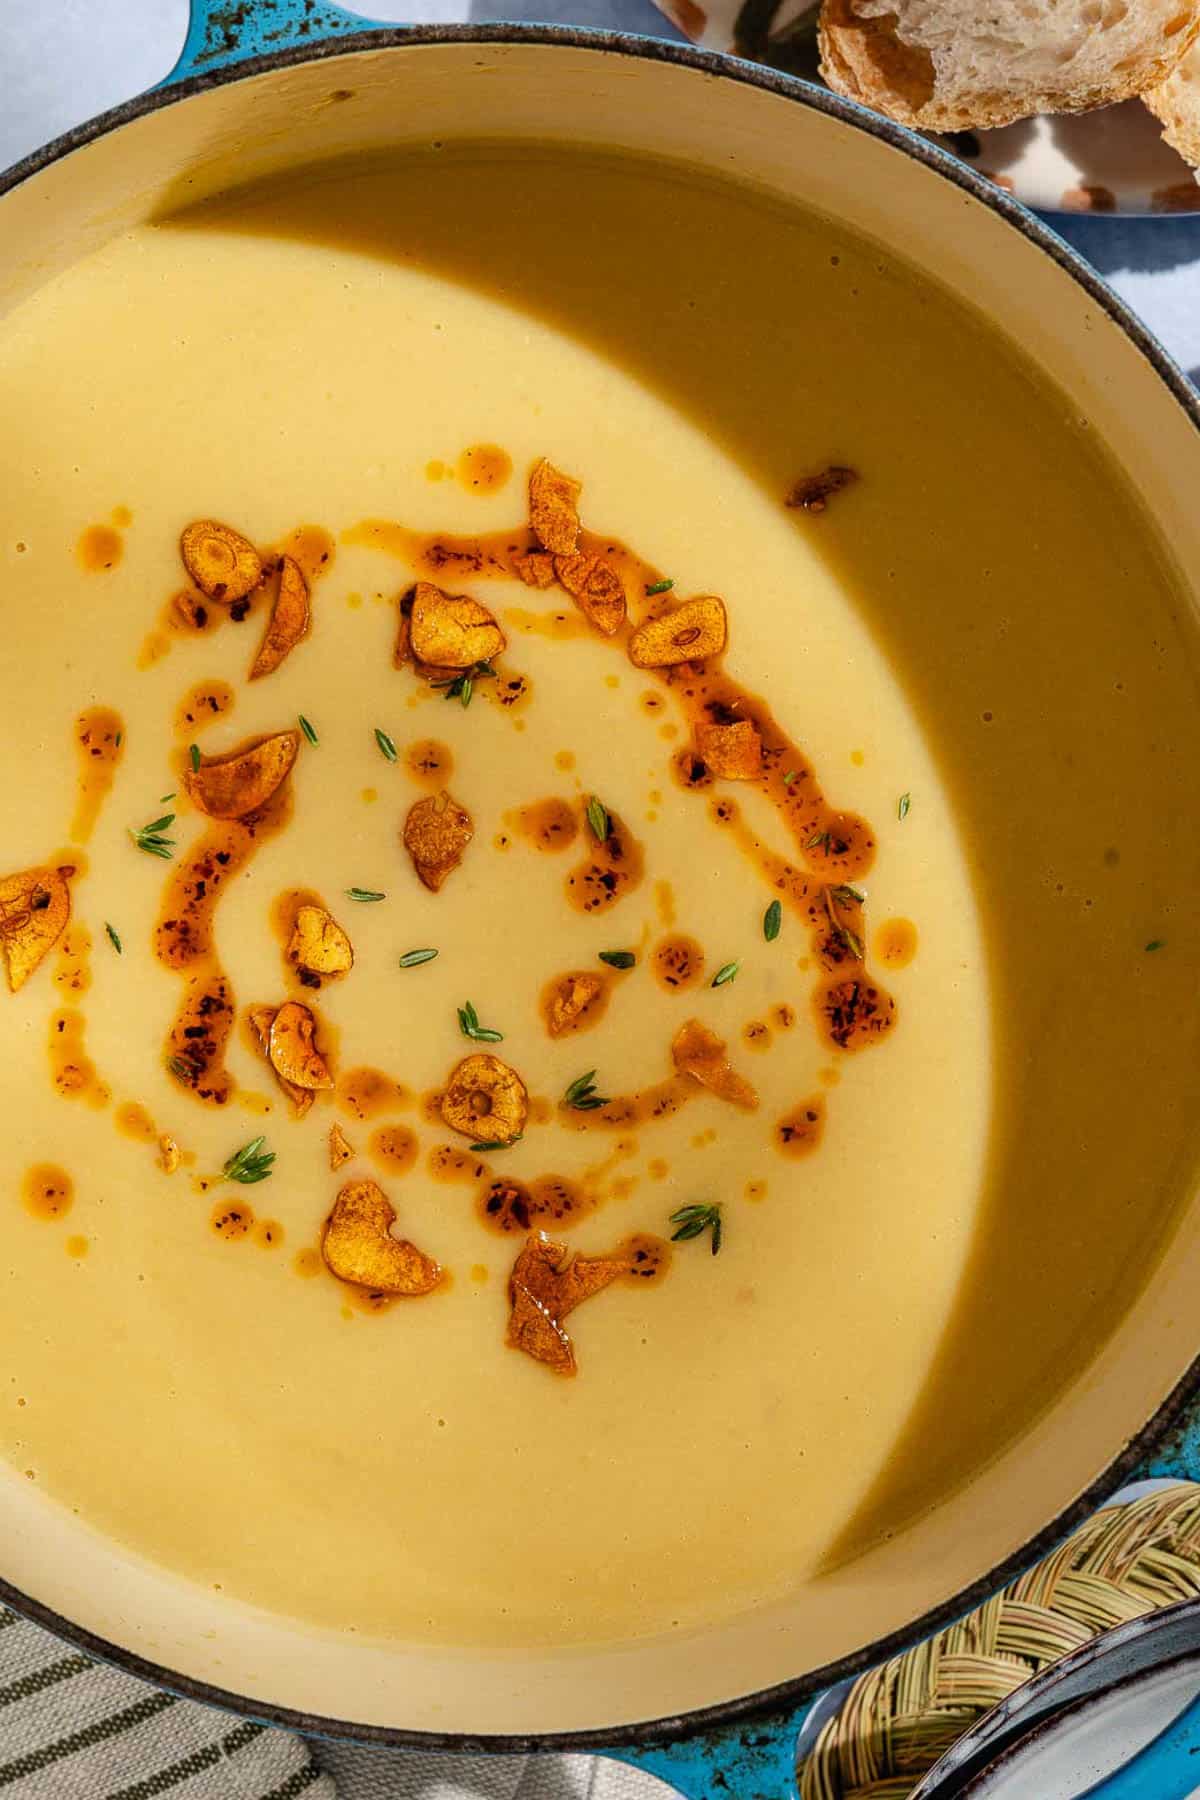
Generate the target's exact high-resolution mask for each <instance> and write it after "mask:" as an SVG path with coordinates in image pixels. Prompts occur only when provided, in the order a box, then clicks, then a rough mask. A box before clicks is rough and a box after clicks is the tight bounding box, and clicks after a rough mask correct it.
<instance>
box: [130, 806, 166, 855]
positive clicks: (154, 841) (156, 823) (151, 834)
mask: <svg viewBox="0 0 1200 1800" xmlns="http://www.w3.org/2000/svg"><path fill="white" fill-rule="evenodd" d="M174 823H175V814H174V813H163V815H162V817H161V818H159V819H152V820H151V821H150V823H149V825H141V826H139V827H138V829H137V830H136V831H134V830H133V829H132V828H130V832H129V835H130V837H131V838H132V839H133V841H134V843H135V844H136V845H137V847H138V849H139V850H144V851H145V852H146V854H147V856H161V857H162V858H163V860H164V862H170V860H171V857H172V855H173V854H174V851H175V839H174V838H169V837H164V836H163V833H164V832H165V831H166V830H167V829H168V828H169V827H170V826H172V825H173V824H174Z"/></svg>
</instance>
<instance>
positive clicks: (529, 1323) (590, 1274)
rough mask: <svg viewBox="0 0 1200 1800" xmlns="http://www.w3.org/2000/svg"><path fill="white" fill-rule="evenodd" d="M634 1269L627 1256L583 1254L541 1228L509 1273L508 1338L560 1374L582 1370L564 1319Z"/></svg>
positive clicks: (535, 1359) (527, 1354)
mask: <svg viewBox="0 0 1200 1800" xmlns="http://www.w3.org/2000/svg"><path fill="white" fill-rule="evenodd" d="M628 1269H629V1264H628V1261H627V1260H626V1259H625V1258H623V1257H613V1256H582V1255H577V1254H575V1253H573V1252H572V1251H571V1250H569V1249H568V1248H567V1246H566V1245H565V1244H556V1243H554V1242H553V1240H552V1239H550V1238H548V1237H546V1236H545V1235H544V1234H543V1233H541V1232H539V1233H538V1235H537V1236H536V1237H531V1238H529V1239H528V1241H527V1242H526V1244H525V1248H524V1249H523V1250H522V1251H521V1254H520V1255H519V1256H518V1258H517V1260H516V1262H515V1263H514V1264H513V1267H512V1273H511V1275H510V1276H509V1278H508V1301H509V1314H508V1335H507V1338H506V1340H505V1341H506V1342H507V1343H508V1345H509V1346H510V1348H511V1349H513V1350H521V1351H523V1352H524V1353H525V1355H526V1356H531V1357H532V1358H533V1360H534V1361H535V1362H540V1363H545V1365H546V1367H547V1368H548V1369H553V1370H554V1372H555V1374H557V1375H575V1374H577V1373H578V1364H577V1363H576V1361H575V1346H574V1344H573V1343H572V1342H571V1339H570V1337H569V1335H568V1333H567V1331H566V1328H565V1327H564V1325H563V1320H564V1319H565V1318H566V1317H567V1315H568V1314H569V1313H572V1312H574V1310H575V1308H576V1307H577V1306H580V1305H582V1303H583V1302H584V1301H585V1300H590V1299H591V1297H592V1295H593V1294H598V1293H599V1292H600V1291H601V1289H602V1288H606V1287H608V1286H609V1284H610V1283H611V1282H614V1281H616V1280H617V1279H618V1278H619V1277H620V1276H622V1275H624V1274H626V1273H627V1272H628Z"/></svg>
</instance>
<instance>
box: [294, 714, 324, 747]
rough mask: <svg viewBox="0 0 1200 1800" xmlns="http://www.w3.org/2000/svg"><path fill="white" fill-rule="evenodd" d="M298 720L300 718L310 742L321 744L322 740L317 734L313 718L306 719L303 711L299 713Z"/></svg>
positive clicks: (301, 726) (301, 727)
mask: <svg viewBox="0 0 1200 1800" xmlns="http://www.w3.org/2000/svg"><path fill="white" fill-rule="evenodd" d="M298 720H299V725H300V729H301V731H302V732H303V733H304V735H305V737H306V738H307V739H308V741H309V743H310V744H319V743H320V741H321V740H320V738H319V737H318V736H317V728H316V726H315V725H314V724H313V722H312V720H311V719H306V718H305V716H304V714H303V713H300V714H299V715H298Z"/></svg>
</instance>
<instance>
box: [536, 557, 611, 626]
mask: <svg viewBox="0 0 1200 1800" xmlns="http://www.w3.org/2000/svg"><path fill="white" fill-rule="evenodd" d="M554 573H555V574H556V575H557V576H558V579H559V581H560V582H561V583H562V585H563V587H565V588H566V590H567V592H568V594H570V596H571V598H572V599H573V600H574V601H575V603H576V605H577V606H578V607H579V610H580V612H582V613H584V614H585V615H586V617H587V618H588V619H589V620H590V621H591V623H592V624H593V625H594V626H595V627H596V630H597V631H602V632H603V633H604V635H605V637H612V635H613V633H614V632H617V631H620V629H621V627H622V625H623V624H624V623H625V589H624V587H623V586H622V585H621V577H620V576H619V575H618V574H617V571H616V570H615V569H614V568H612V567H610V565H609V564H608V563H606V562H605V560H604V558H603V557H602V556H589V555H577V556H556V557H555V559H554Z"/></svg>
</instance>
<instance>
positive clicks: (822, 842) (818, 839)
mask: <svg viewBox="0 0 1200 1800" xmlns="http://www.w3.org/2000/svg"><path fill="white" fill-rule="evenodd" d="M804 848H805V849H806V850H827V849H828V848H829V833H828V832H827V831H814V832H813V834H812V836H811V837H810V838H809V840H808V842H807V844H805V846H804Z"/></svg>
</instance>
